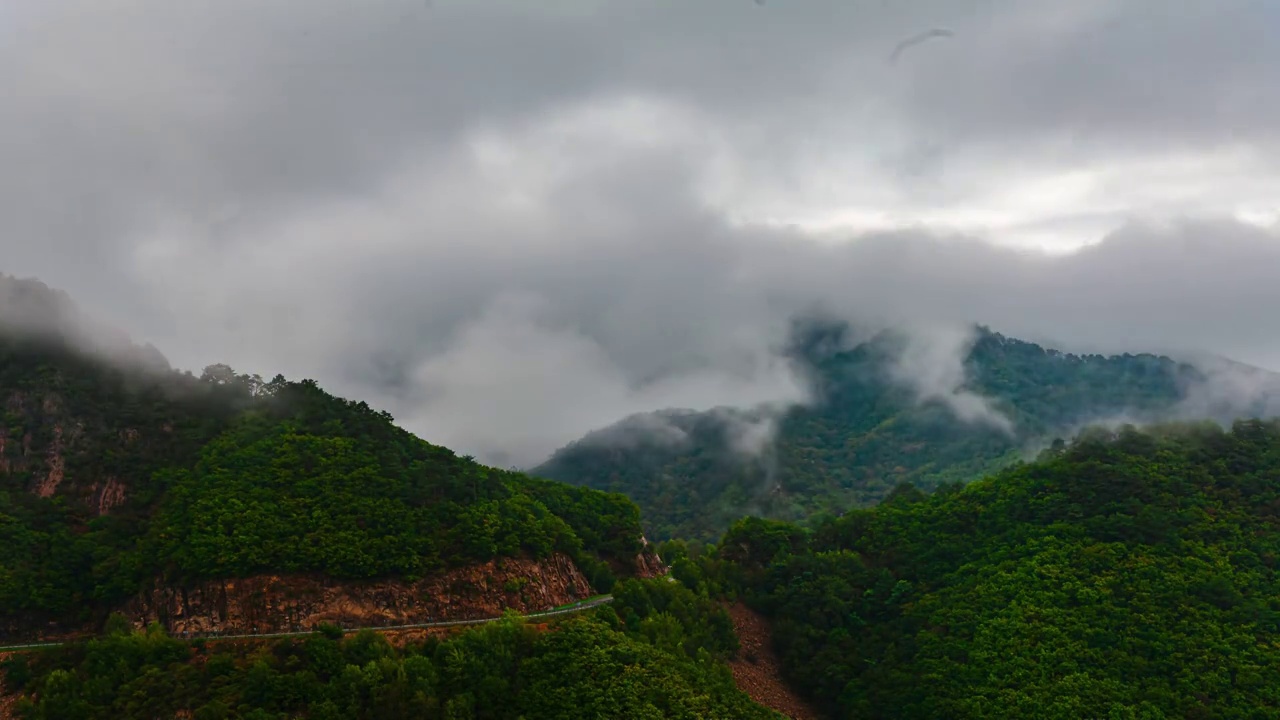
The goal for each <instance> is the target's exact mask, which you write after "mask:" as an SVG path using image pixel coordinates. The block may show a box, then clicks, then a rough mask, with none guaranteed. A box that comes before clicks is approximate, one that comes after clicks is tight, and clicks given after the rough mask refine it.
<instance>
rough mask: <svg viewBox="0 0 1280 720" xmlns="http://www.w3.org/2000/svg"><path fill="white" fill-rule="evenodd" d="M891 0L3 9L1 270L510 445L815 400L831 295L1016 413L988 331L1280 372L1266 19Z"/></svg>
mask: <svg viewBox="0 0 1280 720" xmlns="http://www.w3.org/2000/svg"><path fill="white" fill-rule="evenodd" d="M880 5H884V4H877V3H848V2H835V0H814V1H813V2H811V3H809V2H806V3H790V4H788V3H769V4H768V5H766V6H758V5H755V4H753V3H739V2H728V1H727V0H726V1H725V2H713V1H711V0H708V2H706V3H696V4H690V3H669V2H668V3H664V2H655V3H631V2H625V1H624V0H599V1H598V2H591V3H583V4H581V5H576V6H574V8H573V9H570V8H567V7H566V8H550V7H549V6H548V7H546V8H543V7H541V6H539V7H534V6H532V5H528V6H526V5H520V4H515V3H502V2H497V1H496V0H494V1H477V2H474V3H448V2H438V3H436V4H435V6H434V7H432V8H431V9H430V10H427V9H424V8H423V6H422V5H421V3H410V2H404V3H397V2H387V3H385V4H383V3H378V4H373V5H368V4H359V5H356V4H352V3H346V2H340V1H339V0H322V1H319V2H310V3H301V2H289V1H287V0H272V1H271V2H266V3H252V4H250V3H239V4H238V3H228V4H217V3H215V4H203V5H198V6H197V5H175V4H169V3H161V2H158V1H153V0H138V1H137V2H135V3H132V4H131V5H130V8H131V10H130V11H129V12H116V11H114V10H111V9H108V8H106V7H105V6H102V5H100V4H97V3H88V2H77V1H75V0H66V1H65V2H59V3H47V4H24V5H22V6H21V7H14V8H11V9H10V8H6V10H5V11H4V14H5V17H4V18H3V19H4V20H5V24H4V25H3V27H2V28H0V33H4V35H3V42H2V43H0V82H3V83H4V86H5V87H6V88H7V95H6V101H5V103H3V104H0V131H2V132H0V136H3V137H4V138H5V141H3V142H0V164H2V165H3V167H4V168H6V170H4V171H0V190H2V191H3V192H0V248H2V249H3V250H4V255H3V259H2V260H0V262H3V263H4V267H2V268H0V271H3V272H6V273H9V274H14V275H19V276H24V277H26V276H31V277H38V278H40V279H41V280H43V281H44V282H46V283H48V284H49V285H51V286H53V287H57V288H61V289H64V290H66V291H67V292H68V293H69V294H70V295H71V296H72V297H73V298H74V299H75V300H76V301H77V302H78V303H80V304H81V305H82V306H83V307H87V308H92V309H93V311H94V314H95V315H96V316H100V317H101V319H102V321H103V322H105V323H106V324H107V325H110V326H114V327H119V328H122V329H123V330H124V331H127V332H128V333H129V334H130V335H131V336H132V337H134V338H135V339H137V341H138V342H140V343H152V344H154V345H155V346H156V347H159V348H161V349H162V350H163V352H164V354H165V355H166V356H167V357H168V358H169V359H170V361H171V362H172V363H173V364H174V365H176V366H178V367H181V368H190V369H199V368H203V367H204V366H206V365H209V364H212V363H216V362H225V363H227V364H229V365H231V366H232V367H234V368H235V369H236V370H237V371H239V372H244V373H257V374H260V375H263V376H265V377H270V376H273V375H275V374H276V373H283V374H284V375H286V376H288V377H290V378H314V379H316V380H317V381H319V382H320V383H321V384H322V385H323V386H324V387H325V388H327V389H329V390H330V391H332V392H335V393H338V394H341V395H344V396H348V397H353V398H360V399H364V400H367V401H369V402H370V403H371V404H373V405H375V406H377V407H379V408H382V409H386V410H388V411H390V412H391V413H392V414H393V415H394V416H395V417H396V418H397V421H398V422H399V423H400V424H402V425H403V426H405V427H406V428H408V429H410V430H412V431H414V432H416V433H418V434H420V435H421V436H422V437H424V438H425V439H427V440H430V441H432V442H437V443H441V444H444V445H448V446H450V447H452V448H454V449H456V450H457V451H459V452H462V453H467V454H473V455H476V456H477V457H479V458H481V459H483V460H486V461H488V462H491V463H495V464H499V465H502V466H510V465H516V466H521V467H527V466H531V465H534V464H537V463H538V462H540V461H541V460H543V459H545V458H546V457H547V455H548V454H549V453H551V452H552V451H553V450H554V449H556V448H558V447H560V446H562V445H564V444H566V443H567V442H570V441H572V440H574V439H576V438H578V437H581V436H582V435H583V434H585V433H587V432H589V431H591V430H593V429H598V428H603V427H606V426H608V425H610V424H611V423H614V422H615V421H617V420H619V419H621V418H625V417H628V416H631V415H634V414H636V413H644V412H648V411H653V410H659V409H663V408H692V409H697V410H707V409H711V408H717V407H734V408H745V409H748V410H751V409H756V408H762V407H763V408H773V409H777V408H787V407H793V406H794V405H795V404H797V403H805V402H809V401H811V399H812V392H811V391H812V388H811V384H810V378H807V377H805V376H804V375H803V373H802V372H800V371H797V369H796V368H795V367H794V366H793V365H792V364H791V363H790V362H789V361H788V360H787V357H786V351H785V348H786V346H787V342H788V339H789V337H788V333H789V332H790V323H791V322H792V321H793V320H794V319H795V318H796V317H807V316H809V315H810V314H812V313H821V314H823V315H824V316H829V317H833V318H839V319H842V320H846V321H849V322H852V323H855V324H857V325H859V326H865V327H878V328H888V327H895V328H904V329H905V330H906V332H907V333H908V334H909V337H910V338H911V341H910V342H909V343H908V349H907V351H906V352H904V354H903V356H902V357H901V358H900V361H899V363H898V366H897V369H896V370H895V374H894V381H895V382H900V383H902V384H904V386H906V387H909V388H910V389H912V390H913V392H914V393H915V394H916V395H917V396H918V397H919V398H920V400H921V401H922V402H934V401H937V402H942V403H944V404H945V405H946V406H947V407H949V408H950V410H951V412H953V414H955V416H956V417H957V421H960V422H973V423H979V424H983V425H985V426H992V427H996V428H1001V429H1006V430H1008V429H1009V428H1007V427H1006V426H1007V424H1008V419H1007V418H1003V417H1002V416H1001V415H1000V413H999V412H997V411H996V410H995V409H994V408H993V406H992V405H991V404H990V402H989V400H988V399H985V398H981V397H978V396H975V395H973V394H972V393H971V392H968V391H966V390H965V384H964V374H963V372H964V371H963V365H962V359H963V354H964V352H965V347H966V343H967V342H968V335H967V333H968V330H967V328H969V327H970V326H971V325H972V324H974V323H979V324H983V325H986V326H989V327H991V328H992V329H994V330H997V331H999V332H1001V333H1004V334H1006V335H1009V336H1012V337H1017V338H1021V339H1026V340H1031V341H1035V342H1039V343H1041V344H1044V345H1048V346H1051V347H1056V348H1060V349H1063V350H1067V351H1074V352H1104V353H1110V352H1143V351H1146V352H1157V353H1168V354H1174V355H1176V356H1192V355H1199V356H1202V355H1206V354H1211V355H1215V356H1220V357H1227V358H1231V359H1233V360H1236V361H1240V362H1243V363H1248V364H1252V365H1257V366H1261V367H1264V368H1267V367H1270V368H1274V367H1280V315H1277V314H1276V313H1275V312H1274V308H1276V307H1280V282H1276V280H1277V272H1278V271H1277V270H1276V268H1280V238H1278V237H1277V234H1278V233H1280V227H1278V226H1277V222H1278V221H1280V212H1277V207H1276V205H1275V198H1276V197H1280V184H1278V181H1277V178H1280V172H1277V170H1280V134H1277V126H1276V124H1275V123H1274V122H1271V121H1270V118H1272V117H1275V116H1277V115H1278V114H1280V90H1278V88H1280V76H1277V70H1276V68H1280V57H1277V56H1276V53H1277V48H1280V45H1277V44H1276V43H1272V42H1268V38H1267V37H1266V35H1265V32H1264V30H1263V28H1268V27H1274V26H1275V22H1276V17H1275V12H1276V10H1275V8H1272V7H1270V6H1269V5H1266V4H1261V3H1250V2H1245V1H1244V0H1240V1H1238V2H1237V1H1230V2H1224V3H1220V4H1215V5H1214V7H1213V9H1212V11H1210V10H1205V9H1197V8H1192V7H1189V6H1188V7H1181V6H1180V7H1178V8H1172V7H1171V6H1159V7H1161V8H1164V9H1163V10H1158V11H1157V9H1156V8H1157V6H1156V5H1153V4H1152V3H1150V2H1149V1H1148V0H1124V1H1122V2H1093V1H1089V2H1082V3H1077V4H1073V5H1072V6H1071V7H1070V8H1066V7H1065V6H1063V5H1062V4H1061V3H1054V2H1049V1H1048V0H1043V1H1042V0H1033V1H1031V2H1016V3H1015V2H1011V1H1009V0H982V2H978V3H968V4H957V3H949V2H948V3H944V2H941V1H940V0H928V1H922V2H917V3H890V4H887V5H884V7H880ZM932 26H945V27H948V28H952V29H954V30H955V32H956V37H955V38H953V39H951V40H950V41H948V42H947V43H936V44H928V45H922V46H920V47H916V48H913V49H912V52H911V53H906V54H904V55H903V57H902V58H901V60H900V62H899V63H897V64H896V65H895V66H893V67H890V66H888V65H887V64H886V63H885V58H886V57H887V54H888V52H889V51H890V50H891V49H892V46H893V44H894V43H895V42H896V41H897V39H899V38H902V37H907V36H910V35H911V34H913V33H915V32H919V30H920V29H921V28H922V27H932ZM1135 35H1140V36H1141V38H1142V41H1141V42H1134V38H1135ZM1188 37H1195V38H1196V42H1195V43H1193V44H1188V42H1187V38H1188ZM1242 48H1248V52H1245V51H1244V50H1243V49H1242ZM1011 58H1016V61H1013V60H1011ZM1117 67H1123V68H1125V72H1116V70H1115V69H1116V68H1117ZM1223 78H1230V79H1231V82H1229V83H1227V82H1223ZM1207 387H1208V388H1211V390H1205V391H1204V392H1203V393H1202V394H1200V395H1197V396H1196V397H1197V398H1201V399H1197V400H1196V401H1195V402H1198V403H1203V406H1204V407H1205V408H1219V407H1220V406H1222V403H1223V402H1225V401H1224V400H1222V398H1224V397H1225V398H1227V399H1229V400H1230V401H1231V402H1232V403H1234V402H1235V401H1236V400H1235V398H1236V396H1237V395H1238V394H1240V393H1245V394H1246V395H1247V394H1248V392H1249V391H1250V388H1249V387H1247V383H1245V384H1244V385H1241V384H1240V381H1239V380H1238V379H1236V378H1235V376H1234V375H1233V374H1232V373H1225V374H1218V373H1215V374H1212V376H1211V383H1210V384H1209V385H1208V386H1207ZM1188 402H1189V403H1190V402H1191V401H1190V400H1189V401H1188ZM1228 404H1230V403H1228ZM1188 407H1191V405H1190V404H1189V405H1188ZM1215 412H1217V411H1216V410H1215ZM1012 429H1013V430H1014V431H1016V428H1012ZM761 435H763V436H764V437H768V433H767V432H765V431H764V430H761V431H759V432H757V431H752V432H750V433H747V434H746V437H747V438H749V440H745V441H744V443H745V444H744V447H746V448H748V449H750V448H753V447H756V448H762V447H767V443H766V444H764V445H762V444H761V443H760V442H759V441H758V439H757V438H758V437H759V436H761ZM748 454H749V453H748Z"/></svg>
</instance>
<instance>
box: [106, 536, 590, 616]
mask: <svg viewBox="0 0 1280 720" xmlns="http://www.w3.org/2000/svg"><path fill="white" fill-rule="evenodd" d="M590 595H591V586H590V584H589V583H588V582H587V579H586V578H585V577H584V576H583V575H582V572H581V571H579V570H578V568H577V566H576V565H574V564H573V561H572V560H570V559H569V558H568V557H567V556H565V555H558V554H557V555H553V556H551V557H548V558H544V559H542V560H531V559H523V558H506V559H502V560H493V561H490V562H487V563H484V564H480V565H471V566H468V567H465V568H459V569H456V570H451V571H448V572H445V573H442V574H440V575H437V576H433V577H429V578H425V579H423V580H420V581H418V582H415V583H409V582H405V581H401V580H381V581H371V582H350V581H338V580H333V579H331V578H324V577H320V576H280V575H258V576H254V577H250V578H243V579H235V580H222V581H216V582H205V583H200V584H197V585H193V586H188V587H174V586H167V585H162V584H157V585H156V586H155V587H153V588H151V589H150V590H148V591H147V592H145V593H143V594H142V595H140V596H138V597H137V598H135V599H134V600H132V601H131V602H129V603H127V604H126V605H125V607H123V608H122V609H121V611H122V612H123V613H124V614H125V616H126V617H128V618H129V619H130V620H131V621H133V622H134V623H135V625H137V626H138V627H142V626H145V625H146V624H148V623H150V622H152V621H159V622H160V623H161V624H162V625H164V626H165V627H166V628H167V629H168V630H169V632H171V633H183V632H190V633H210V632H220V633H232V634H234V633H252V632H263V633H265V632H285V631H292V630H298V629H310V628H312V627H314V626H316V625H318V624H319V623H322V622H329V623H335V624H339V625H344V626H361V627H366V626H378V625H400V624H410V623H420V622H431V621H435V620H456V619H466V618H479V617H494V616H497V615H501V614H502V612H503V610H505V609H507V608H514V609H516V610H519V611H520V612H536V611H539V610H547V609H550V608H552V607H555V606H558V605H563V604H565V603H570V602H573V601H575V600H580V599H582V598H585V597H589V596H590Z"/></svg>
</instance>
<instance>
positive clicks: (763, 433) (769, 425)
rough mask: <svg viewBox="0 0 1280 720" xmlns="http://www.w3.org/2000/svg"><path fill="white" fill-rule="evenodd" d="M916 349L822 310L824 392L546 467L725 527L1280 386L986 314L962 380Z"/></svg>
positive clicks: (973, 473)
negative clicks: (1105, 424)
mask: <svg viewBox="0 0 1280 720" xmlns="http://www.w3.org/2000/svg"><path fill="white" fill-rule="evenodd" d="M912 353H913V349H912V347H911V346H910V342H909V339H908V338H907V337H906V336H905V335H903V334H901V333H894V332H884V333H880V334H877V335H874V336H871V337H868V338H865V339H855V338H853V332H852V331H851V330H850V329H849V328H848V327H846V326H843V325H838V324H835V325H833V324H809V325H807V326H804V327H803V328H802V330H801V331H800V332H798V334H797V339H796V342H795V343H794V350H793V357H794V358H795V361H796V363H797V365H798V366H799V367H800V368H801V370H802V372H804V373H805V374H806V375H808V376H809V377H811V378H813V381H814V386H815V395H816V401H815V402H814V403H812V404H809V405H803V406H795V407H792V408H790V409H789V410H787V411H786V412H784V413H781V414H780V415H777V414H770V413H769V412H767V411H764V410H754V411H753V410H742V409H735V408H721V409H716V410H712V411H709V412H692V411H665V412H661V413H653V414H648V415H641V416H636V417H632V418H627V419H626V420H624V421H622V422H620V423H618V424H617V425H615V426H612V427H609V428H606V429H604V430H601V431H597V432H594V433H592V434H589V435H588V436H586V437H584V438H583V439H581V440H579V441H577V442H575V443H572V444H570V445H569V446H567V447H565V448H562V449H561V450H559V451H557V452H556V453H555V454H554V455H553V456H552V457H551V458H550V459H549V460H548V461H547V462H545V463H544V464H542V465H541V466H539V467H537V468H534V469H533V470H531V471H530V472H532V473H533V474H535V475H539V476H542V477H547V478H553V479H556V480H561V481H564V482H568V483H572V484H575V485H582V486H587V487H593V488H597V489H602V490H609V491H612V492H621V493H624V494H626V495H627V496H628V497H630V498H632V499H633V500H635V501H636V503H637V504H639V505H640V507H641V509H642V511H643V514H644V517H645V519H646V522H647V526H646V530H647V531H648V534H649V536H650V537H655V538H669V537H683V538H698V539H703V540H711V539H714V538H715V537H716V536H717V535H718V534H719V533H720V532H722V531H723V530H724V529H725V528H726V527H728V525H729V523H730V522H732V521H733V520H734V519H735V518H737V517H740V516H742V515H744V514H760V515H765V516H769V517H775V518H782V519H800V518H808V517H814V516H819V515H822V514H823V513H829V512H839V511H843V510H844V509H847V508H849V507H859V506H867V505H870V504H873V503H875V502H877V501H879V500H880V499H882V498H883V497H884V496H885V495H886V493H888V492H889V491H890V490H892V489H893V488H894V487H895V486H897V485H898V484H900V483H902V482H909V483H912V484H913V485H916V486H917V487H920V488H922V489H926V490H927V489H930V488H934V487H937V486H938V485H939V484H942V483H945V482H950V481H967V480H972V479H975V478H978V477H981V476H983V475H984V474H986V473H988V472H991V471H994V470H996V469H998V468H1001V467H1004V466H1007V465H1009V464H1012V463H1015V462H1017V461H1018V460H1020V459H1022V458H1023V457H1026V456H1027V455H1028V454H1033V453H1034V451H1035V450H1037V449H1038V448H1041V447H1045V446H1048V445H1049V444H1050V443H1051V442H1053V440H1054V439H1055V438H1058V437H1070V436H1071V435H1072V434H1074V433H1075V432H1076V431H1077V430H1078V429H1079V427H1080V426H1082V425H1083V424H1085V423H1089V422H1096V421H1113V420H1117V419H1125V420H1133V421H1142V420H1152V419H1158V418H1164V417H1167V416H1170V415H1176V414H1179V413H1181V412H1182V411H1184V410H1185V411H1187V412H1188V413H1189V414H1191V415H1194V416H1197V417H1200V416H1206V417H1207V416H1212V415H1217V416H1221V417H1224V418H1227V417H1232V416H1242V415H1250V414H1261V413H1262V412H1263V411H1265V410H1266V409H1267V407H1264V405H1261V404H1259V403H1258V402H1256V401H1257V400H1258V398H1259V397H1260V396H1259V395H1258V393H1257V390H1258V386H1259V383H1260V382H1262V381H1265V382H1267V383H1270V384H1271V385H1272V386H1276V385H1277V383H1276V379H1277V378H1276V376H1275V375H1272V374H1269V373H1266V372H1264V371H1261V370H1256V369H1250V370H1251V372H1253V373H1254V374H1253V375H1247V374H1245V375H1242V374H1241V369H1240V368H1228V367H1226V366H1225V365H1222V364H1221V363H1219V364H1217V365H1214V366H1213V370H1214V371H1215V372H1217V373H1219V375H1215V376H1214V377H1219V376H1220V375H1221V374H1222V373H1225V372H1227V371H1230V372H1231V373H1233V374H1232V375H1231V377H1233V378H1241V377H1245V378H1246V379H1247V382H1245V383H1244V384H1243V385H1241V386H1239V387H1234V388H1232V387H1230V386H1229V384H1228V383H1215V384H1213V385H1212V387H1213V388H1218V387H1227V389H1228V390H1234V391H1235V392H1234V393H1232V392H1227V393H1225V394H1223V393H1215V392H1209V391H1207V390H1206V388H1209V387H1211V385H1210V384H1209V380H1210V375H1209V374H1208V373H1207V372H1206V371H1204V370H1202V369H1201V368H1198V367H1193V366H1191V365H1189V364H1186V363H1179V362H1175V361H1174V360H1172V359H1170V358H1168V357H1161V356H1156V355H1149V354H1142V355H1119V356H1109V357H1106V356H1102V355H1074V354H1070V353H1063V352H1059V351H1056V350H1051V349H1046V348H1043V347H1041V346H1039V345H1036V344H1034V343H1029V342H1023V341H1019V340H1015V339H1012V338H1008V337H1004V336H1002V335H1000V334H999V333H995V332H992V331H990V330H988V329H986V328H977V329H976V332H975V339H974V340H973V342H972V344H971V346H970V347H968V349H967V352H966V354H965V356H964V362H963V366H964V377H963V378H960V379H959V380H960V381H961V384H960V387H959V388H949V387H944V388H942V389H941V391H940V392H935V393H934V394H933V395H931V396H925V397H921V395H920V393H919V391H918V390H919V389H918V388H913V387H912V386H911V384H910V383H909V382H904V379H903V366H904V364H906V363H908V362H916V364H921V363H920V360H921V359H920V358H913V357H912ZM928 359H929V358H927V357H926V358H924V360H928ZM908 369H909V370H910V371H911V372H925V373H926V374H927V372H928V370H929V368H927V367H926V368H923V370H922V369H921V368H914V369H911V368H908ZM1262 402H1263V403H1265V402H1268V401H1267V400H1266V398H1265V397H1264V399H1263V401H1262ZM1272 405H1274V403H1272ZM957 413H968V414H970V415H971V417H970V419H969V421H962V420H961V419H960V418H958V417H957ZM767 438H772V440H771V441H769V442H762V440H764V439H767Z"/></svg>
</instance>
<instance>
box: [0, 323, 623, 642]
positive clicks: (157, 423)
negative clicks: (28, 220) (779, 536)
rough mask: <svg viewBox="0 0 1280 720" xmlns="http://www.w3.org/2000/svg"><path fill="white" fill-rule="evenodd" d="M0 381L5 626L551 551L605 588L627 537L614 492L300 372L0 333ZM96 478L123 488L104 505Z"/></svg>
mask: <svg viewBox="0 0 1280 720" xmlns="http://www.w3.org/2000/svg"><path fill="white" fill-rule="evenodd" d="M0 395H3V396H5V397H7V398H8V405H7V408H8V414H7V424H3V425H0V542H2V543H4V544H5V546H6V548H8V550H9V551H8V552H6V553H4V555H3V556H0V631H3V632H7V633H10V634H21V633H22V632H24V631H25V630H27V629H29V628H31V627H35V626H37V625H44V624H45V623H46V622H48V621H60V622H64V623H71V624H78V623H84V622H89V621H94V622H100V621H102V620H103V619H105V617H106V614H107V612H108V611H109V610H110V609H111V608H113V607H115V606H117V605H118V604H119V603H120V602H121V601H122V600H124V599H125V598H128V597H130V596H132V595H134V594H136V593H137V592H138V591H139V590H140V589H141V588H143V587H144V586H146V585H147V584H148V583H149V582H151V581H153V580H154V579H156V578H157V577H161V578H165V579H167V580H169V581H171V582H178V583H182V582H188V581H194V580H198V579H210V578H225V577H239V576H245V575H249V574H254V573H262V572H277V573H278V572H285V573H288V572H318V573H323V574H326V575H329V576H331V577H336V578H349V579H359V578H372V577H385V576H397V577H404V578H409V579H412V578H415V577H421V576H423V575H425V574H426V573H429V572H432V571H433V570H437V569H439V568H441V567H444V566H448V565H457V564H465V563H471V562H477V561H486V560H489V559H491V558H495V557H509V556H517V555H522V556H532V557H541V556H546V555H548V554H549V553H553V552H563V553H566V554H568V555H569V556H570V557H572V558H573V559H574V560H575V561H576V562H577V563H578V564H579V566H580V567H581V568H582V569H583V570H584V572H586V574H587V576H588V579H589V580H591V581H592V583H593V585H594V586H595V587H597V588H598V589H599V588H605V589H607V588H609V587H611V586H612V584H613V582H614V578H615V576H616V574H619V573H621V574H623V575H626V574H628V573H629V572H630V570H631V568H632V563H633V562H634V556H635V554H636V553H637V552H638V551H639V548H640V536H641V528H640V520H639V511H638V509H637V508H636V506H635V505H634V504H633V503H631V502H630V501H629V500H627V499H626V498H625V497H624V496H621V495H617V494H609V493H602V492H599V491H595V490H590V489H587V488H579V487H571V486H567V485H562V484H559V483H554V482H551V481H547V480H540V479H535V478H531V477H528V476H526V475H523V474H521V473H517V472H511V471H505V470H498V469H494V468H489V467H485V466H483V465H480V464H478V463H476V462H474V461H472V460H471V459H470V458H463V457H459V456H457V455H455V454H454V453H453V452H452V451H450V450H448V449H446V448H443V447H439V446H435V445H432V444H430V443H427V442H424V441H422V440H420V439H418V438H417V437H414V436H413V435H412V434H410V433H409V432H407V431H405V430H403V429H401V428H399V427H397V426H396V425H395V424H394V423H393V419H392V418H391V416H390V415H388V414H387V413H385V412H378V411H376V410H374V409H373V408H371V407H369V406H368V405H367V404H365V403H362V402H352V401H347V400H343V399H340V398H336V397H333V396H332V395H329V394H328V393H326V392H324V391H323V390H322V389H320V387H319V386H317V385H316V383H315V382H313V381H310V380H304V381H301V382H289V381H287V380H285V379H284V378H283V377H279V376H277V377H276V378H275V379H273V380H271V381H269V382H264V381H263V380H262V379H261V378H259V377H257V376H249V375H239V374H236V373H235V371H233V370H232V369H231V368H229V367H226V366H224V365H215V366H210V367H209V368H207V369H206V370H205V372H204V373H203V374H202V376H201V377H198V378H197V377H194V376H191V375H188V374H180V373H174V372H170V371H165V372H159V371H153V370H148V371H142V370H138V369H136V368H129V367H124V366H116V365H113V364H111V363H108V362H104V361H103V360H101V359H100V358H90V357H88V356H86V355H84V354H82V353H80V352H78V351H76V350H73V349H70V348H68V347H66V346H65V345H59V344H57V343H51V342H45V341H35V340H32V339H30V338H26V337H11V336H3V335H0ZM55 473H60V474H57V475H55ZM50 478H56V479H57V482H53V481H52V480H50ZM41 483H43V485H41ZM111 483H116V484H117V485H118V486H119V487H121V488H124V489H125V493H124V497H125V499H124V501H123V502H122V503H119V504H118V505H116V506H115V507H111V508H110V512H109V513H105V514H104V513H103V512H101V507H102V506H101V504H100V500H99V496H100V494H101V493H102V492H103V487H104V486H106V485H109V484H111ZM39 489H46V490H48V491H49V492H36V490H39Z"/></svg>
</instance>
